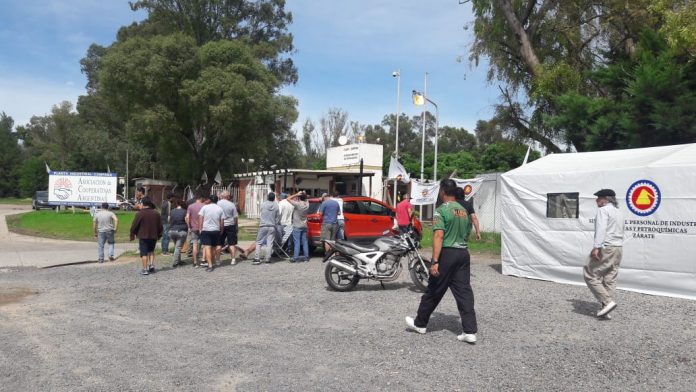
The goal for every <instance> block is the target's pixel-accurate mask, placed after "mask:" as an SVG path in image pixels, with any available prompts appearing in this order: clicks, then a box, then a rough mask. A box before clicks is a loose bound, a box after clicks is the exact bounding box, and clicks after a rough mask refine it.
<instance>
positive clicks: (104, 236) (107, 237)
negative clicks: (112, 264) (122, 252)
mask: <svg viewBox="0 0 696 392" xmlns="http://www.w3.org/2000/svg"><path fill="white" fill-rule="evenodd" d="M106 242H108V243H109V257H114V231H113V230H109V231H103V232H102V231H100V232H99V233H98V235H97V244H98V245H99V261H104V244H105V243H106Z"/></svg>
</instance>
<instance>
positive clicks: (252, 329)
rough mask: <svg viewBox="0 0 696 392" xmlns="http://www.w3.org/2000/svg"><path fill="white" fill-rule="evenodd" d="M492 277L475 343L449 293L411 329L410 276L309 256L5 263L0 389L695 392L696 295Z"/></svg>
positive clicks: (478, 278) (476, 268) (477, 264)
mask: <svg viewBox="0 0 696 392" xmlns="http://www.w3.org/2000/svg"><path fill="white" fill-rule="evenodd" d="M160 265H161V266H163V267H164V266H165V262H164V259H162V260H161V263H160ZM499 271H500V265H499V264H498V262H497V261H495V260H493V259H491V258H490V257H486V256H474V264H473V265H472V275H473V276H472V282H473V285H474V292H475V294H476V309H477V312H478V321H479V328H480V331H479V334H478V337H479V342H478V344H476V345H474V346H472V345H468V344H466V343H460V342H458V341H457V340H456V335H457V334H458V333H460V332H461V330H460V329H461V327H460V323H459V317H458V315H457V311H456V306H455V303H454V300H453V298H452V296H451V294H447V295H446V296H445V299H444V300H443V302H442V304H441V305H440V308H439V309H438V310H436V312H435V314H434V315H433V318H432V320H431V322H430V325H429V326H428V333H427V334H426V335H417V334H415V333H410V332H407V331H406V330H405V328H404V321H403V318H404V316H406V315H414V314H415V310H416V307H417V305H418V300H419V298H420V294H419V293H417V292H414V291H413V285H412V284H411V283H410V281H409V280H408V276H407V275H408V274H406V273H405V274H402V277H401V279H400V280H399V281H397V282H393V283H388V284H386V290H384V289H382V288H381V287H380V285H379V284H378V283H373V282H365V283H363V282H361V283H360V285H359V286H358V289H357V290H356V291H353V292H349V293H336V292H332V291H329V290H328V289H327V285H326V283H325V282H324V277H323V265H322V264H321V263H320V261H319V260H318V259H316V258H315V259H313V260H312V261H311V262H310V263H304V264H299V265H295V264H289V263H287V262H278V263H275V264H272V265H260V266H252V265H251V264H249V263H248V262H244V263H241V264H239V265H237V266H229V265H228V266H223V267H220V268H218V269H216V270H215V271H214V272H212V273H206V272H204V271H202V270H199V269H193V268H192V267H191V266H185V267H180V268H177V269H174V270H172V269H169V268H163V269H161V270H159V271H158V272H157V273H155V274H153V275H151V276H148V277H141V276H139V275H137V272H138V268H137V264H136V262H135V261H121V262H116V263H107V264H104V265H98V264H89V265H78V266H69V267H59V268H52V269H42V270H39V269H30V268H26V269H22V268H11V269H7V268H6V269H0V379H1V380H2V382H0V390H2V391H29V390H32V391H34V390H53V391H79V390H109V391H125V390H162V391H174V390H182V391H193V390H239V391H256V390H268V391H276V390H288V391H315V390H316V391H319V390H337V391H368V390H369V391H379V390H389V391H402V390H479V391H480V390H529V391H545V390H591V389H608V390H631V391H639V390H645V391H647V390H651V391H652V390H656V389H662V390H670V391H679V390H682V391H693V390H694V385H695V384H696V328H695V327H694V320H696V302H694V301H688V300H680V299H672V298H665V297H654V296H648V295H642V294H636V293H630V292H620V297H619V307H618V309H617V310H616V311H615V312H614V319H613V320H609V321H600V320H597V319H596V318H594V317H592V316H591V313H592V312H594V311H596V305H595V303H594V301H593V298H592V297H591V295H590V293H589V291H588V290H587V289H586V288H584V287H581V286H570V285H562V284H556V283H548V282H542V281H534V280H526V279H520V278H513V277H507V276H503V275H501V274H500V272H499ZM619 279H620V277H619Z"/></svg>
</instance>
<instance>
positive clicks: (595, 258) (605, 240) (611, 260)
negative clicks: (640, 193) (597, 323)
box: [583, 189, 624, 318]
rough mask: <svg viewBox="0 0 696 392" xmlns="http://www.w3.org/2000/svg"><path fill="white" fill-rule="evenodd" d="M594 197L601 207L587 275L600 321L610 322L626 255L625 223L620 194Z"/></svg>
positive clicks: (607, 192) (606, 192) (604, 192)
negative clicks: (624, 247)
mask: <svg viewBox="0 0 696 392" xmlns="http://www.w3.org/2000/svg"><path fill="white" fill-rule="evenodd" d="M594 195H595V196H597V200H596V202H597V207H599V208H598V209H597V214H596V215H595V219H594V225H595V232H594V245H593V247H592V252H591V253H590V261H589V262H588V263H587V265H586V266H585V268H584V269H583V272H584V276H585V282H586V283H587V287H589V289H590V291H592V294H594V296H595V297H596V298H597V300H598V301H599V302H600V303H601V309H600V310H599V312H597V317H606V318H608V317H609V313H611V311H613V310H614V309H615V308H616V301H615V299H614V292H615V290H616V277H617V275H618V274H619V265H620V264H621V256H622V254H623V248H622V245H623V237H624V220H623V217H622V216H621V212H620V211H619V208H618V207H619V204H618V202H617V201H616V192H614V191H613V190H611V189H601V190H599V191H597V193H595V194H594Z"/></svg>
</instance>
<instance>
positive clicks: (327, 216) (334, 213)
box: [317, 193, 341, 252]
mask: <svg viewBox="0 0 696 392" xmlns="http://www.w3.org/2000/svg"><path fill="white" fill-rule="evenodd" d="M340 210H341V208H340V206H339V205H338V202H337V201H336V200H334V199H332V198H330V197H329V194H328V193H324V194H323V195H321V206H319V211H317V213H318V214H319V215H321V217H322V222H321V240H322V242H324V250H325V251H326V252H328V251H329V248H330V247H329V244H327V243H326V241H333V240H335V239H336V233H337V232H338V213H339V212H340Z"/></svg>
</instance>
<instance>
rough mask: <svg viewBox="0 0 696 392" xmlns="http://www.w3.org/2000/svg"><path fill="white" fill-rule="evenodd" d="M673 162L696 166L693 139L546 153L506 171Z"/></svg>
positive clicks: (536, 171)
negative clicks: (691, 141)
mask: <svg viewBox="0 0 696 392" xmlns="http://www.w3.org/2000/svg"><path fill="white" fill-rule="evenodd" d="M674 166H696V143H695V144H679V145H675V146H662V147H648V148H634V149H629V150H613V151H595V152H579V153H563V154H549V155H547V156H545V157H543V158H540V159H537V160H536V161H533V162H530V163H528V164H526V165H524V166H520V167H518V168H516V169H514V170H511V171H509V172H508V173H511V174H513V173H514V174H521V175H525V174H530V175H534V174H545V173H546V174H548V173H570V172H593V171H610V170H622V169H635V168H639V167H674Z"/></svg>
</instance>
